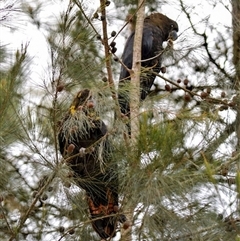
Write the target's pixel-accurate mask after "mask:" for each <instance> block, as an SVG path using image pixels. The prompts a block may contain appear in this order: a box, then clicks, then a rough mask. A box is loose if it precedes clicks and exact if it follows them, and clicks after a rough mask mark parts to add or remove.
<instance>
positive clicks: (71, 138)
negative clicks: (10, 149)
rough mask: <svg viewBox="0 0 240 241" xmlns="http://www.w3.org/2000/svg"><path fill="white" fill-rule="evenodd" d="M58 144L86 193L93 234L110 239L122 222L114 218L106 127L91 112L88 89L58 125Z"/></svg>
mask: <svg viewBox="0 0 240 241" xmlns="http://www.w3.org/2000/svg"><path fill="white" fill-rule="evenodd" d="M58 140H59V147H60V152H61V154H62V156H63V157H64V158H65V160H66V163H67V164H68V165H69V166H70V167H71V169H72V170H73V172H74V177H75V178H76V181H77V183H78V185H79V186H80V187H81V188H83V189H84V190H85V191H86V195H87V201H88V206H89V210H90V214H91V219H92V226H93V228H94V230H95V231H96V232H97V233H98V234H99V236H100V237H101V238H103V239H106V238H108V237H112V236H114V235H115V230H116V225H117V221H120V222H125V221H126V218H125V216H124V215H119V214H118V215H115V216H114V214H117V213H118V176H117V167H116V164H111V161H112V156H111V153H112V150H111V149H112V146H111V144H110V141H109V140H108V136H107V126H106V125H105V123H104V122H103V121H102V120H101V119H100V117H99V116H98V113H97V112H96V111H95V108H94V104H93V100H92V96H91V92H90V91H89V90H88V89H84V90H82V91H80V92H79V93H78V94H77V96H76V97H75V99H74V100H73V102H72V104H71V106H70V109H69V112H68V113H67V115H66V116H65V118H64V119H63V121H62V122H61V124H60V129H59V134H58ZM108 215H112V216H111V217H108ZM95 218H96V220H94V219H95Z"/></svg>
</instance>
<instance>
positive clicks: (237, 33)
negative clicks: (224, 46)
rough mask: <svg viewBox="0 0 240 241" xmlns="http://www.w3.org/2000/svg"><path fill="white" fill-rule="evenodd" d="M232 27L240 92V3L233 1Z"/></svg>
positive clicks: (239, 134) (239, 108)
mask: <svg viewBox="0 0 240 241" xmlns="http://www.w3.org/2000/svg"><path fill="white" fill-rule="evenodd" d="M232 26H233V64H234V66H235V71H236V76H235V83H234V88H235V89H236V90H237V91H239V89H240V88H239V87H240V1H239V0H232ZM236 133H237V139H238V142H237V151H239V150H240V100H239V96H238V103H237V121H236Z"/></svg>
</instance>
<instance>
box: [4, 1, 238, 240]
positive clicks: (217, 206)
mask: <svg viewBox="0 0 240 241" xmlns="http://www.w3.org/2000/svg"><path fill="white" fill-rule="evenodd" d="M207 2H208V1H206V3H207ZM75 3H76V4H77V3H78V2H77V1H73V2H71V3H69V5H68V7H67V8H66V9H64V11H63V12H62V14H61V18H59V21H60V22H59V24H56V25H54V24H49V23H47V24H45V23H46V22H45V23H44V21H45V20H44V18H40V19H41V21H42V23H43V24H42V25H41V24H40V25H39V26H40V27H41V26H48V31H49V38H48V40H49V49H50V52H51V61H49V63H50V66H51V71H49V75H48V76H47V77H46V78H44V80H38V81H37V84H36V87H35V88H34V89H32V90H31V91H32V92H33V93H34V94H36V95H38V96H39V98H40V101H38V102H37V103H34V101H29V99H26V98H25V99H22V96H21V95H19V94H21V93H22V91H19V92H16V91H15V90H17V89H18V90H19V88H18V87H19V86H22V88H23V89H25V88H27V85H24V84H25V83H26V80H27V79H28V77H27V76H26V74H25V75H22V73H21V70H22V68H15V73H14V74H13V75H9V74H7V71H6V70H9V71H8V72H9V73H10V72H11V69H13V67H12V68H11V67H9V68H8V69H6V68H5V71H3V72H1V79H0V80H1V86H2V85H4V83H8V84H7V86H9V88H8V89H9V91H5V89H4V88H1V90H0V91H1V95H0V98H1V113H4V114H3V115H1V117H0V118H1V123H0V126H1V128H0V131H1V140H0V141H1V153H0V154H1V156H0V161H1V166H2V168H1V177H2V178H1V181H0V184H1V185H0V187H1V200H2V202H1V220H0V221H1V223H0V238H1V240H14V237H15V238H16V239H18V240H31V241H35V240H41V241H42V240H44V241H47V240H59V241H60V240H99V236H98V235H96V233H95V232H94V231H93V229H92V227H91V225H90V222H89V218H88V216H89V213H88V207H87V202H86V197H85V192H84V191H83V190H82V189H81V188H79V187H78V183H77V182H75V181H76V180H75V179H74V178H73V177H72V173H71V169H69V167H68V165H66V163H65V161H64V159H63V158H62V157H61V155H60V152H59V151H58V145H57V130H58V126H59V123H58V121H59V120H61V119H62V118H63V117H64V115H65V113H66V110H67V109H68V107H69V105H70V104H71V101H72V99H73V98H74V96H75V95H76V93H77V92H78V90H79V89H84V88H90V89H91V91H92V92H93V93H95V96H97V98H98V100H97V102H96V103H97V105H96V108H97V111H98V112H99V115H100V117H101V119H102V120H103V121H104V122H105V123H106V124H107V126H108V133H109V135H108V137H109V138H110V140H111V142H112V143H113V145H114V158H113V165H114V164H117V165H118V180H119V188H118V189H119V200H120V204H121V206H120V210H121V211H123V212H124V213H125V214H128V213H130V215H129V216H132V220H131V222H132V230H131V231H132V240H141V241H143V240H148V241H150V240H164V241H165V240H183V241H186V240H213V241H215V240H216V241H219V240H229V241H230V240H231V241H232V240H238V234H239V208H238V205H237V203H238V201H239V197H238V195H236V194H238V193H239V192H238V190H239V189H238V186H239V170H238V168H237V165H236V164H237V161H238V156H239V153H238V149H237V148H235V147H236V142H237V141H236V123H237V121H235V120H234V118H233V120H232V121H229V122H228V120H226V119H224V118H222V116H221V113H227V114H230V113H231V114H234V113H236V112H235V111H236V110H237V108H238V106H236V98H235V99H233V98H232V97H233V96H232V95H234V94H235V93H237V92H235V89H234V87H231V90H230V86H231V85H230V84H231V81H232V80H235V72H234V71H233V69H234V68H235V66H233V64H232V62H231V56H232V55H231V53H230V51H231V49H232V43H231V42H230V41H229V36H231V35H233V34H234V33H233V32H232V31H231V26H228V27H227V28H223V30H221V31H220V28H219V29H218V27H219V24H218V25H216V26H218V27H216V26H215V25H212V24H211V22H210V20H211V19H210V18H205V19H202V22H201V21H200V23H196V22H193V20H192V16H193V15H192V14H191V11H194V9H196V12H197V10H198V4H196V3H195V5H194V7H192V6H188V5H184V2H183V1H181V0H179V1H178V0H176V1H174V2H172V1H171V2H169V1H168V2H167V3H165V2H162V4H163V6H164V5H165V4H166V5H167V6H169V4H171V6H172V7H173V8H174V9H178V10H177V11H179V14H177V15H176V16H175V15H171V14H170V15H169V17H171V18H172V19H174V20H177V22H178V24H179V26H180V32H179V38H178V40H177V41H176V43H175V44H174V45H175V46H174V48H175V49H174V50H173V53H171V51H169V52H166V56H167V55H168V57H166V58H164V59H163V65H166V66H167V73H166V74H164V76H163V77H164V78H165V80H161V81H159V79H158V81H156V82H155V83H154V87H155V89H153V91H152V92H151V93H150V95H149V96H148V98H147V99H146V100H145V101H144V102H143V103H142V106H141V115H140V116H139V119H140V135H139V140H138V143H137V145H136V146H135V147H133V146H131V145H129V140H127V139H126V138H125V136H124V132H126V128H125V124H126V122H128V120H126V119H124V118H123V119H116V120H115V119H114V117H113V116H114V115H113V112H114V110H115V108H116V102H115V101H113V98H112V89H111V88H109V86H108V83H107V82H102V81H101V79H102V77H104V76H105V71H104V64H105V59H104V56H103V54H102V53H103V52H102V48H103V46H102V44H101V41H100V40H99V39H98V38H97V36H98V35H101V23H102V22H101V21H102V20H101V16H100V14H99V11H98V14H99V17H98V19H94V18H93V19H92V15H91V11H88V10H89V9H88V8H87V5H86V4H85V3H83V4H82V5H81V6H82V8H83V10H84V11H85V13H86V15H85V16H87V17H88V18H89V19H88V20H91V21H90V22H91V23H92V24H93V26H91V25H90V22H89V21H88V20H87V19H86V18H85V16H84V15H83V13H82V10H81V9H80V8H79V6H78V5H75ZM216 3H219V2H218V1H216ZM78 4H79V3H78ZM113 4H114V3H113V2H111V6H113ZM116 6H118V7H120V8H121V10H122V11H117V13H113V12H112V10H108V9H110V8H108V7H106V12H107V16H105V17H106V20H107V23H108V27H110V26H114V22H115V20H116V21H117V19H118V18H119V19H124V18H125V17H126V15H127V10H129V9H130V8H134V7H135V6H134V5H133V4H132V2H131V4H130V5H128V1H125V6H124V8H123V7H122V6H121V3H120V2H119V1H117V2H116ZM214 6H215V5H212V9H213V10H214ZM218 6H219V5H218ZM229 6H230V2H229V4H228V5H227V4H226V6H225V7H226V8H225V9H229V8H228V7H229ZM31 7H32V9H34V6H31ZM156 7H159V4H157V3H156V2H153V4H152V5H150V2H149V5H148V6H147V11H151V9H152V8H155V10H157V11H158V12H162V13H164V14H167V13H165V12H164V11H162V9H156ZM199 7H200V5H199ZM39 9H40V8H39ZM125 9H126V12H124V10H125ZM201 9H202V8H201ZM234 9H235V10H236V9H237V8H234ZM29 10H31V8H29ZM134 11H135V10H133V11H132V12H133V13H134ZM93 12H94V11H93ZM123 12H124V16H123ZM199 12H200V11H199ZM226 14H229V12H227V13H226ZM167 15H168V14H167ZM183 19H184V21H183ZM234 19H235V20H238V19H236V18H234ZM35 22H36V21H35ZM184 22H185V23H186V22H187V23H188V24H187V27H185V28H184V27H183V25H184ZM238 22H239V20H238V21H235V29H237V28H238V27H239V25H238V24H237V23H238ZM201 23H203V24H201ZM199 26H200V28H198V27H199ZM93 27H95V30H97V31H95V30H94V29H93ZM222 27H224V26H223V24H222ZM114 28H115V29H114V30H115V31H116V32H118V30H119V29H120V27H117V26H116V27H115V26H114ZM211 31H212V32H211ZM110 33H111V31H109V33H108V34H109V37H110ZM125 33H126V32H125ZM210 33H211V34H210ZM126 35H128V34H126ZM213 36H214V38H215V36H217V37H216V39H213ZM111 40H112V39H109V42H111ZM116 40H117V38H116ZM116 40H115V41H116ZM119 44H122V45H123V44H124V43H118V42H117V44H116V47H117V48H119V47H118V46H119ZM24 55H25V56H26V53H25V54H24V51H23V52H22V53H21V51H20V55H19V53H18V54H16V56H24ZM116 55H117V56H121V53H120V52H118V51H117V52H116ZM169 56H173V57H170V58H169ZM171 58H172V61H170V60H171ZM220 59H221V61H220V62H219V60H220ZM20 60H21V57H20V58H19V57H18V58H16V61H14V63H13V64H12V65H11V66H20V67H23V64H24V61H20ZM15 62H16V64H15ZM4 63H7V59H6V60H5V61H4ZM222 63H225V64H222ZM1 64H2V62H1ZM18 64H20V65H18ZM112 65H113V70H117V72H116V73H115V72H114V76H115V79H118V73H119V70H120V68H121V65H120V63H119V62H118V63H116V62H114V61H112ZM229 66H230V67H229ZM1 71H2V68H1ZM160 75H162V74H160ZM6 76H8V77H6ZM9 76H12V77H13V78H12V80H10V79H11V77H9ZM20 77H21V78H22V79H24V81H23V82H21V81H20V82H18V80H19V79H21V78H20ZM179 79H180V80H181V83H179ZM184 79H187V80H188V81H185V80H184ZM6 80H7V82H6ZM196 80H197V84H196ZM170 81H172V82H170ZM21 83H23V84H22V85H21ZM184 83H187V84H186V85H185V84H184ZM19 84H20V85H19ZM165 85H169V86H170V90H169V87H166V86H165ZM185 87H187V88H185ZM14 89H15V90H14ZM97 93H100V95H98V94H97ZM224 93H225V94H224ZM231 93H232V94H231ZM2 94H3V95H2ZM2 96H4V98H2ZM13 96H14V97H13ZM221 96H225V97H221ZM5 97H6V98H5ZM10 97H11V98H10ZM15 97H16V102H15V100H13V99H14V98H15ZM18 97H20V100H21V102H20V101H18V100H17V99H18ZM3 103H4V105H3ZM12 103H14V105H12ZM26 107H28V108H26ZM12 117H14V118H12ZM15 118H16V119H15ZM2 127H4V128H2ZM195 141H196V144H195ZM226 147H228V148H229V149H227V151H225V150H226ZM235 149H236V150H235ZM236 184H237V185H236ZM126 237H127V235H126V234H125V233H124V232H122V230H121V235H120V230H119V227H117V236H116V237H115V238H113V239H112V240H114V241H115V240H122V241H123V240H126V239H125V238H126ZM128 238H129V237H128ZM128 240H129V239H128Z"/></svg>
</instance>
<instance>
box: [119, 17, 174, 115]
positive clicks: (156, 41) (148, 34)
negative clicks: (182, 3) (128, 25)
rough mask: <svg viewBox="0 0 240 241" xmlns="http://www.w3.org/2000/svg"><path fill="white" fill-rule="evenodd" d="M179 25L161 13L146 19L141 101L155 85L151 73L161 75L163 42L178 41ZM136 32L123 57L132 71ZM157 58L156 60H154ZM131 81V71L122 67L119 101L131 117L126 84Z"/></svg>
mask: <svg viewBox="0 0 240 241" xmlns="http://www.w3.org/2000/svg"><path fill="white" fill-rule="evenodd" d="M177 31H178V24H177V23H176V22H175V21H173V20H172V19H170V18H168V17H167V16H165V15H163V14H161V13H153V14H151V15H149V16H148V17H146V18H145V19H144V26H143V36H142V53H141V54H142V60H146V61H143V62H142V63H141V66H142V67H144V68H146V70H143V72H142V74H141V77H140V78H141V79H140V88H141V90H140V91H141V93H140V99H141V100H144V99H145V98H146V97H147V95H148V94H149V92H150V89H151V87H152V85H153V82H154V79H155V77H156V76H155V75H154V74H153V73H151V72H149V71H147V68H148V69H151V70H152V71H154V72H157V73H159V72H160V69H161V64H162V55H161V52H162V51H163V46H162V44H163V42H164V41H167V40H168V39H172V40H173V41H174V40H176V39H177ZM134 35H135V32H132V34H131V35H130V36H129V38H128V40H127V42H126V45H125V49H124V51H123V55H122V62H123V63H124V65H125V66H126V67H127V68H129V69H131V68H132V59H133V42H134ZM154 57H155V58H154ZM148 59H149V60H148ZM129 81H130V74H129V71H128V70H127V69H126V68H125V67H124V66H122V67H121V72H120V78H119V93H118V100H119V105H120V108H121V112H122V113H123V114H125V115H127V116H130V113H129V112H130V106H129V91H128V90H127V87H126V84H127V83H129Z"/></svg>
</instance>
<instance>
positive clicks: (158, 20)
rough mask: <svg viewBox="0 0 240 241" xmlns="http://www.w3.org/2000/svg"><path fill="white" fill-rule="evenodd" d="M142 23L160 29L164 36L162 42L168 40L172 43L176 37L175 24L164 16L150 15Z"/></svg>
mask: <svg viewBox="0 0 240 241" xmlns="http://www.w3.org/2000/svg"><path fill="white" fill-rule="evenodd" d="M144 22H145V23H149V24H152V25H154V26H157V27H158V28H160V29H161V30H162V32H163V34H164V36H163V38H164V39H163V41H167V40H168V39H172V40H173V41H174V40H176V39H177V37H178V36H177V32H178V24H177V22H175V21H174V20H172V19H170V18H168V17H167V16H166V15H163V14H161V13H152V14H151V15H149V16H147V17H146V18H145V20H144Z"/></svg>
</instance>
